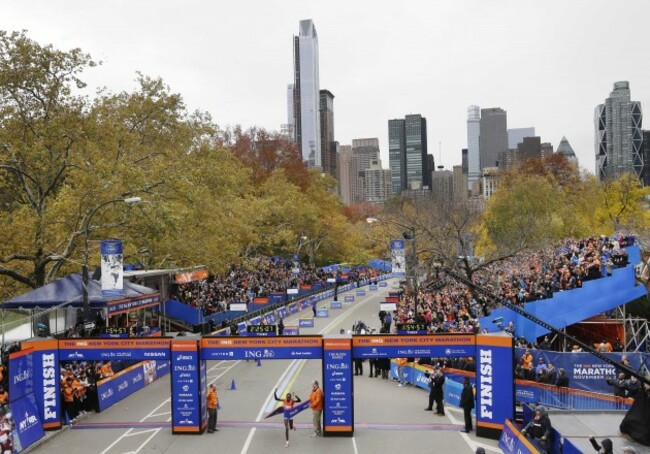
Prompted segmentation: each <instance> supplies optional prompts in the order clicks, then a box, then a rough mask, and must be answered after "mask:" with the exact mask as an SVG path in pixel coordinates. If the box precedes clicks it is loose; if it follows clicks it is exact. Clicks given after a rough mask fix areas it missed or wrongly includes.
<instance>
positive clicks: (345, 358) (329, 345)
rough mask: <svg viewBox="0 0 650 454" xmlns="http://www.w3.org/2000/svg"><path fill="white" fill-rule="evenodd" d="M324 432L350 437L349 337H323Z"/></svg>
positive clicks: (352, 422)
mask: <svg viewBox="0 0 650 454" xmlns="http://www.w3.org/2000/svg"><path fill="white" fill-rule="evenodd" d="M323 350H324V356H323V395H324V402H323V404H324V405H323V416H324V418H323V431H324V434H325V435H326V436H327V435H346V436H352V434H353V432H354V419H353V418H354V403H353V399H352V345H351V342H350V339H323Z"/></svg>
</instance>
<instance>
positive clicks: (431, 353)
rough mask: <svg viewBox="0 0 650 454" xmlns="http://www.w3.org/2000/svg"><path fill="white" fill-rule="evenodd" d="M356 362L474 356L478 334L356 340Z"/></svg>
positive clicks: (383, 337)
mask: <svg viewBox="0 0 650 454" xmlns="http://www.w3.org/2000/svg"><path fill="white" fill-rule="evenodd" d="M352 350H353V352H352V353H353V354H354V357H355V358H363V359H365V358H398V357H415V358H442V357H447V356H474V354H475V350H476V347H475V335H474V334H429V335H419V336H408V335H404V336H393V335H377V336H368V335H362V336H352Z"/></svg>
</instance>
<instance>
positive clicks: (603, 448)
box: [589, 437, 614, 454]
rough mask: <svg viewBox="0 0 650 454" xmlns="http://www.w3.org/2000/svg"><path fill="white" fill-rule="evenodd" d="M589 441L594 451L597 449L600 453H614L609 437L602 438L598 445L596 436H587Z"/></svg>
mask: <svg viewBox="0 0 650 454" xmlns="http://www.w3.org/2000/svg"><path fill="white" fill-rule="evenodd" d="M589 441H590V442H591V446H593V447H594V449H595V450H596V451H598V452H599V453H601V454H613V453H614V450H613V448H614V446H613V444H612V440H610V439H609V438H604V439H603V441H601V442H600V443H601V444H600V445H599V444H598V442H597V441H596V438H594V437H589Z"/></svg>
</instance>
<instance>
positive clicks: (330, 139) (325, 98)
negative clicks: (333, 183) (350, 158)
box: [319, 90, 338, 178]
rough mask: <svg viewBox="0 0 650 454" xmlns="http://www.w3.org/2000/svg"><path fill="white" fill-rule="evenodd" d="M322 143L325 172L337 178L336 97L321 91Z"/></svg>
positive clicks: (327, 91)
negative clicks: (335, 139)
mask: <svg viewBox="0 0 650 454" xmlns="http://www.w3.org/2000/svg"><path fill="white" fill-rule="evenodd" d="M319 116H320V143H321V160H322V168H323V172H325V173H328V174H330V175H332V176H333V177H334V178H337V176H338V171H337V162H336V161H337V156H336V152H337V150H336V149H337V145H336V144H335V141H334V95H333V94H332V93H331V92H330V91H329V90H321V91H320V113H319Z"/></svg>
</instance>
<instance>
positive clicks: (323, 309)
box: [316, 307, 330, 318]
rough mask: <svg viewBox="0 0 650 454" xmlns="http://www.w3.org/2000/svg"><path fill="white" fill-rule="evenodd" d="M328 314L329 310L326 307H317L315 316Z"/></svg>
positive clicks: (322, 316) (319, 316)
mask: <svg viewBox="0 0 650 454" xmlns="http://www.w3.org/2000/svg"><path fill="white" fill-rule="evenodd" d="M329 316H330V313H329V311H328V310H327V308H326V307H319V308H318V309H316V317H317V318H327V317H329Z"/></svg>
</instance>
